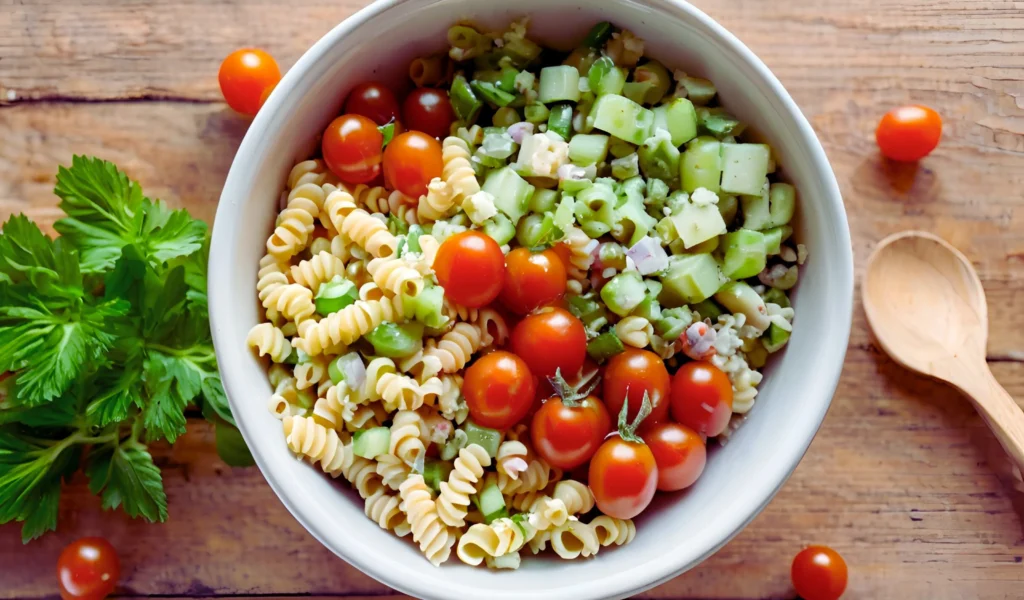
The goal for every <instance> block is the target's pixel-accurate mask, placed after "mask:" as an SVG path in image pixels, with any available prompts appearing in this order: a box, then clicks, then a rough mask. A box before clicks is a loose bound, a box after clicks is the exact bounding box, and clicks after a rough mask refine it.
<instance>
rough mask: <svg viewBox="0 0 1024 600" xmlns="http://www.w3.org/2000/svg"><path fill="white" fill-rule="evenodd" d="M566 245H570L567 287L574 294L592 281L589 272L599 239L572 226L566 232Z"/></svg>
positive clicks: (584, 288) (579, 292)
mask: <svg viewBox="0 0 1024 600" xmlns="http://www.w3.org/2000/svg"><path fill="white" fill-rule="evenodd" d="M564 241H565V245H566V246H568V247H569V268H568V270H567V271H568V273H567V274H568V276H569V277H568V280H567V282H566V289H567V290H568V291H569V292H572V293H574V294H581V293H583V291H584V290H586V289H587V287H588V283H589V281H590V279H589V276H588V273H589V271H590V266H591V265H592V264H594V250H595V249H596V248H597V240H592V239H590V237H588V236H587V234H585V233H583V230H581V229H579V228H578V227H571V228H569V230H568V231H566V233H565V240H564Z"/></svg>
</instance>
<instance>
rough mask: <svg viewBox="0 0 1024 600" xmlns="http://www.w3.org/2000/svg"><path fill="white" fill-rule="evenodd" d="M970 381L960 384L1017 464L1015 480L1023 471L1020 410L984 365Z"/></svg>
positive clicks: (1023, 423) (1023, 424)
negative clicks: (963, 384) (969, 382)
mask: <svg viewBox="0 0 1024 600" xmlns="http://www.w3.org/2000/svg"><path fill="white" fill-rule="evenodd" d="M976 375H977V377H974V378H972V381H973V383H971V384H970V385H967V386H965V387H962V388H961V389H963V391H964V392H966V393H967V395H969V396H970V397H971V398H972V399H973V400H974V405H975V407H976V408H977V410H978V413H979V414H981V416H982V417H983V418H984V419H985V422H986V423H987V424H988V427H989V429H991V430H992V433H993V434H995V436H996V439H998V440H999V443H1000V444H1001V445H1002V446H1003V449H1004V450H1006V453H1007V454H1009V455H1010V458H1011V459H1012V460H1013V462H1014V464H1015V465H1016V466H1017V469H1016V472H1015V473H1014V477H1015V478H1016V479H1017V481H1018V482H1020V481H1021V480H1022V477H1021V475H1022V473H1024V411H1022V410H1021V408H1020V406H1019V405H1018V404H1017V402H1016V401H1015V400H1014V399H1013V397H1012V396H1010V394H1009V393H1008V392H1007V391H1006V390H1005V389H1004V388H1003V386H1002V385H1000V384H999V381H997V380H996V378H995V376H994V375H992V371H991V370H990V369H989V368H988V365H985V366H984V367H983V368H980V369H977V373H976Z"/></svg>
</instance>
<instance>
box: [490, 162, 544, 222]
mask: <svg viewBox="0 0 1024 600" xmlns="http://www.w3.org/2000/svg"><path fill="white" fill-rule="evenodd" d="M482 189H483V191H485V192H488V193H489V194H491V195H492V196H494V205H495V206H497V207H498V210H500V211H501V212H503V213H505V215H506V216H508V218H509V219H510V220H511V221H512V223H513V224H515V223H518V222H519V219H520V218H522V216H523V215H525V214H526V210H527V206H528V204H529V201H530V197H531V196H533V191H534V187H533V186H532V185H530V184H529V183H527V181H526V180H525V179H523V178H522V177H520V176H519V174H518V173H516V172H515V171H513V170H512V169H511V168H509V167H503V168H501V169H498V170H496V171H491V173H490V174H489V175H488V176H487V179H486V180H485V181H484V185H483V187H482Z"/></svg>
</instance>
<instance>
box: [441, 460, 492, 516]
mask: <svg viewBox="0 0 1024 600" xmlns="http://www.w3.org/2000/svg"><path fill="white" fill-rule="evenodd" d="M489 466H491V457H490V456H489V455H488V454H487V451H486V450H484V448H483V446H480V445H479V444H470V445H469V446H466V447H465V448H463V449H462V450H460V451H459V456H458V458H456V459H455V464H454V467H453V469H452V472H451V474H450V475H449V476H448V481H442V482H441V486H440V488H441V492H440V493H439V494H438V497H437V512H438V514H439V515H440V516H441V520H442V521H444V522H445V524H446V525H449V526H451V527H462V526H463V525H465V524H466V521H465V517H466V513H467V512H468V507H469V496H470V495H471V494H475V493H476V484H477V482H478V481H480V478H481V477H483V474H484V469H485V468H486V467H489Z"/></svg>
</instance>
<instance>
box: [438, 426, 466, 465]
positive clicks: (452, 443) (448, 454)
mask: <svg viewBox="0 0 1024 600" xmlns="http://www.w3.org/2000/svg"><path fill="white" fill-rule="evenodd" d="M467 445H469V442H468V437H467V436H466V432H465V431H463V430H461V429H456V430H455V434H454V435H453V436H452V437H451V439H450V440H448V441H447V442H445V444H444V446H442V447H441V451H440V452H439V453H438V454H439V456H440V457H441V460H453V459H454V458H455V457H456V456H458V455H459V450H462V449H463V448H465V447H466V446H467Z"/></svg>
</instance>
